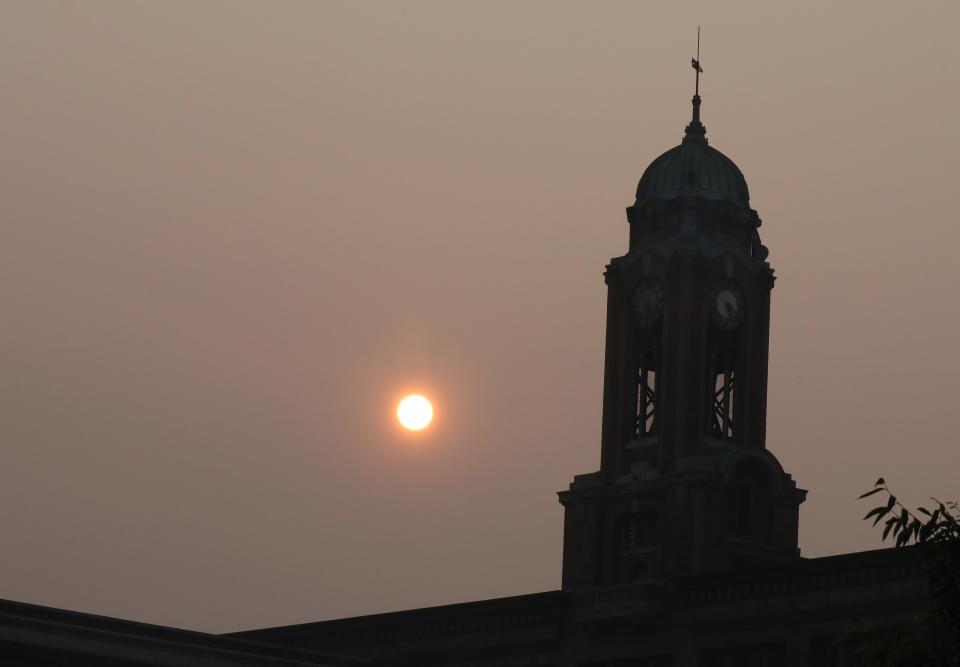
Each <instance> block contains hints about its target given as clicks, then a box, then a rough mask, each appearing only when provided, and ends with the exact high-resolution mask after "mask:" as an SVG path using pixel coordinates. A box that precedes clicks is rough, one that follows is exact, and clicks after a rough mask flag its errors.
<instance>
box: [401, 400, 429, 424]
mask: <svg viewBox="0 0 960 667" xmlns="http://www.w3.org/2000/svg"><path fill="white" fill-rule="evenodd" d="M397 419H399V420H400V425H401V426H403V427H404V428H405V429H407V430H408V431H422V430H423V429H425V428H426V427H427V426H429V425H430V422H431V421H433V406H432V405H430V401H428V400H427V399H426V398H424V397H423V396H420V395H419V394H410V395H409V396H405V397H404V398H403V400H402V401H400V403H399V404H398V405H397Z"/></svg>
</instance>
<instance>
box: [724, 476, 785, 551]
mask: <svg viewBox="0 0 960 667" xmlns="http://www.w3.org/2000/svg"><path fill="white" fill-rule="evenodd" d="M773 499H774V494H773V480H772V479H771V477H770V470H769V468H768V467H767V466H766V464H764V463H763V462H762V461H760V460H758V459H746V460H744V461H741V462H740V463H738V464H737V466H736V468H734V470H733V474H732V475H731V476H730V523H731V525H730V528H731V531H732V532H733V534H734V535H736V536H737V537H743V538H747V539H751V540H757V541H761V542H768V541H770V539H771V537H772V533H773Z"/></svg>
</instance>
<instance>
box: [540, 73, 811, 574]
mask: <svg viewBox="0 0 960 667" xmlns="http://www.w3.org/2000/svg"><path fill="white" fill-rule="evenodd" d="M694 67H695V69H697V70H698V72H697V75H698V77H699V72H700V71H701V70H700V69H699V63H698V62H697V61H694ZM627 221H628V223H629V227H630V233H629V248H628V251H627V253H626V254H625V255H623V256H622V257H617V258H615V259H613V260H611V262H610V264H609V265H608V266H607V270H606V272H605V274H604V276H605V279H606V284H607V289H608V292H607V319H606V356H605V362H604V383H603V423H602V434H601V448H600V470H599V471H597V472H593V473H589V474H585V475H577V476H576V477H575V478H574V481H573V482H572V483H571V484H570V488H569V489H568V490H566V491H562V492H560V494H559V496H560V502H561V503H562V504H563V506H564V510H565V516H564V546H563V587H564V589H568V590H570V589H581V588H589V587H597V586H612V585H623V584H631V583H634V582H637V581H642V580H646V579H650V578H658V577H675V576H683V575H688V574H698V573H706V572H714V571H719V570H728V569H737V568H744V567H750V566H755V565H760V564H765V563H766V564H773V563H778V562H786V561H791V560H795V559H798V558H799V550H798V548H797V521H798V514H799V506H800V503H801V502H803V500H804V496H805V495H806V491H804V490H802V489H799V488H797V485H796V484H795V483H794V481H793V480H792V478H791V477H790V475H788V474H786V473H785V472H784V470H783V468H782V467H781V466H780V463H779V462H778V461H777V459H776V457H775V456H774V455H773V454H771V453H770V452H769V451H768V450H767V449H766V432H765V428H766V405H767V351H768V341H769V331H770V329H769V328H770V293H771V289H772V288H773V282H774V275H773V269H772V268H771V266H770V263H769V262H768V261H767V254H768V253H767V249H766V247H765V246H763V245H762V244H761V243H760V236H759V232H758V230H759V227H760V218H759V217H758V215H757V212H756V211H754V210H753V209H751V208H750V200H749V192H748V190H747V183H746V180H745V179H744V177H743V174H742V173H741V172H740V170H739V169H738V168H737V166H736V165H735V164H734V163H733V161H731V160H730V159H729V158H728V157H726V156H725V155H724V154H723V153H721V152H720V151H718V150H716V149H715V148H713V147H712V146H710V145H709V144H708V142H707V137H706V129H705V128H704V126H703V124H702V123H701V122H700V95H699V81H698V93H697V94H695V95H694V97H693V118H692V120H691V121H690V123H689V124H688V125H687V127H686V132H685V134H684V137H683V141H682V143H681V144H680V145H679V146H677V147H675V148H673V149H671V150H669V151H667V152H666V153H664V154H663V155H661V156H660V157H658V158H657V159H655V160H654V161H653V162H652V163H651V164H650V166H649V167H647V170H646V171H645V172H644V173H643V176H642V177H641V178H640V183H639V185H638V187H637V195H636V202H635V203H634V204H633V205H632V206H630V207H629V208H627Z"/></svg>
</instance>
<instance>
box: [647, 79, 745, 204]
mask: <svg viewBox="0 0 960 667" xmlns="http://www.w3.org/2000/svg"><path fill="white" fill-rule="evenodd" d="M699 102H700V99H699V95H698V96H696V97H694V101H693V104H694V114H693V121H692V122H691V123H690V124H689V125H687V131H686V136H684V138H683V143H681V144H680V145H679V146H677V147H676V148H671V149H670V150H668V151H667V152H666V153H664V154H663V155H661V156H660V157H658V158H657V159H656V160H654V161H653V162H651V163H650V166H649V167H647V169H646V171H644V172H643V176H641V177H640V184H639V185H637V201H638V202H640V201H643V200H649V199H673V198H675V197H679V196H681V195H694V196H700V197H705V198H707V199H717V200H727V201H730V202H733V203H734V204H737V205H739V206H742V207H744V208H749V207H750V192H749V190H748V189H747V181H746V179H745V178H744V177H743V173H742V172H741V171H740V169H738V168H737V165H735V164H734V163H733V160H731V159H730V158H728V157H727V156H726V155H724V154H723V153H721V152H720V151H718V150H717V149H715V148H712V147H710V146H709V145H707V138H706V129H705V128H704V127H703V125H702V124H701V123H700V114H699V111H700V104H699Z"/></svg>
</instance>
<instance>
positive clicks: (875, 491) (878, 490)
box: [857, 486, 883, 500]
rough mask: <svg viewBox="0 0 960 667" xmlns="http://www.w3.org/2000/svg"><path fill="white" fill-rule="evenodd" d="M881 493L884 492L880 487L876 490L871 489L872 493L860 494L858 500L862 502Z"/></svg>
mask: <svg viewBox="0 0 960 667" xmlns="http://www.w3.org/2000/svg"><path fill="white" fill-rule="evenodd" d="M881 491H883V488H882V487H879V486H878V487H877V488H875V489H871V490H870V491H867V492H866V493H862V494H860V495H859V496H858V497H857V500H860V499H861V498H867V497H869V496H872V495H873V494H875V493H880V492H881Z"/></svg>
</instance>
